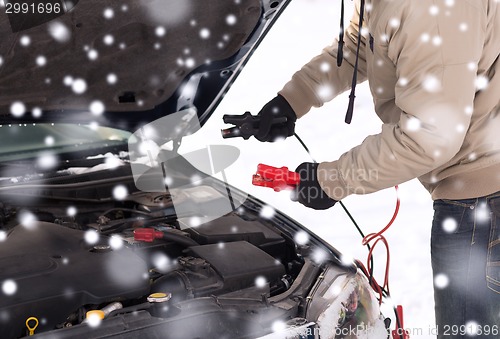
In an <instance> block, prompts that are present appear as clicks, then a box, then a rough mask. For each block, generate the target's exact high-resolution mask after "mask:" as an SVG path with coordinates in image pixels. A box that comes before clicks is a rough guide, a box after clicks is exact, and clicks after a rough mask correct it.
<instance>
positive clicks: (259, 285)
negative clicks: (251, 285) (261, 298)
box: [255, 275, 267, 288]
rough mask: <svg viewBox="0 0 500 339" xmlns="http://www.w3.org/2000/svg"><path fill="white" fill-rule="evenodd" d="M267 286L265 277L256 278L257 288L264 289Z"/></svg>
mask: <svg viewBox="0 0 500 339" xmlns="http://www.w3.org/2000/svg"><path fill="white" fill-rule="evenodd" d="M266 285H267V280H266V278H265V277H263V276H261V275H260V276H258V277H257V278H255V286H256V287H257V288H264V287H266Z"/></svg>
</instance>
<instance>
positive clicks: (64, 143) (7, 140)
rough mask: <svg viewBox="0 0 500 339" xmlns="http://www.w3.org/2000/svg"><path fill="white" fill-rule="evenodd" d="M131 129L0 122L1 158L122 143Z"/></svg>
mask: <svg viewBox="0 0 500 339" xmlns="http://www.w3.org/2000/svg"><path fill="white" fill-rule="evenodd" d="M130 135H131V133H130V132H127V131H122V130H118V129H115V128H109V127H102V126H94V125H77V124H49V123H41V124H40V123H39V124H10V125H1V126H0V143H1V144H2V147H1V149H0V161H1V162H4V161H13V160H24V159H30V158H34V157H38V156H39V155H40V153H47V152H50V153H51V154H54V155H55V154H62V153H72V152H76V151H82V150H92V149H96V150H97V149H99V148H103V147H107V146H111V145H118V144H125V143H126V142H127V141H128V138H129V137H130Z"/></svg>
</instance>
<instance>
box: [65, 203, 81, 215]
mask: <svg viewBox="0 0 500 339" xmlns="http://www.w3.org/2000/svg"><path fill="white" fill-rule="evenodd" d="M77 213H78V210H77V209H76V207H75V206H69V207H68V208H67V209H66V215H67V216H68V217H74V216H75V215H76V214H77Z"/></svg>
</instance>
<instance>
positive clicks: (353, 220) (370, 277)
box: [293, 133, 404, 339]
mask: <svg viewBox="0 0 500 339" xmlns="http://www.w3.org/2000/svg"><path fill="white" fill-rule="evenodd" d="M293 135H294V137H295V138H296V139H297V140H298V142H299V143H300V144H301V145H302V147H303V148H304V149H305V150H306V152H307V154H308V155H309V156H310V157H311V160H312V161H313V162H314V163H317V161H316V160H315V159H314V158H313V156H312V155H311V152H310V151H309V148H308V147H307V145H306V144H305V142H304V141H303V140H302V139H301V138H300V137H299V136H298V134H297V133H294V134H293ZM339 203H340V206H342V208H343V209H344V211H345V213H346V214H347V216H348V217H349V219H350V220H351V222H352V223H353V224H354V226H355V227H356V229H357V230H358V232H359V234H360V235H361V237H363V239H364V238H365V234H364V233H363V231H362V230H361V228H360V227H359V225H358V223H357V222H356V220H355V219H354V217H353V216H352V214H351V213H350V212H349V210H348V209H347V207H346V206H345V204H344V203H343V202H342V201H339ZM366 247H367V248H368V251H371V247H370V244H368V243H367V244H366ZM373 266H374V264H373V256H371V257H370V271H369V277H368V284H369V285H370V286H371V284H372V280H373ZM379 287H380V290H381V291H382V296H384V297H386V298H388V297H390V294H389V292H388V291H387V290H385V289H384V288H383V287H382V286H380V285H379ZM393 310H394V315H395V318H396V325H397V328H398V329H399V328H401V321H400V319H399V315H398V311H397V309H396V307H393ZM402 330H403V333H400V334H399V337H400V338H401V339H404V335H403V334H404V329H402Z"/></svg>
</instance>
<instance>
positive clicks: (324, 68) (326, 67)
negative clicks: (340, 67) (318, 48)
mask: <svg viewBox="0 0 500 339" xmlns="http://www.w3.org/2000/svg"><path fill="white" fill-rule="evenodd" d="M319 69H320V70H321V72H325V73H326V72H328V71H329V70H330V64H329V63H328V62H322V63H321V65H320V66H319Z"/></svg>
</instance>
